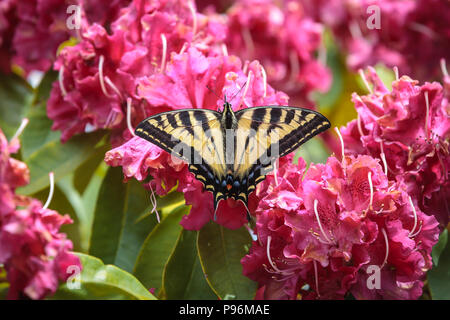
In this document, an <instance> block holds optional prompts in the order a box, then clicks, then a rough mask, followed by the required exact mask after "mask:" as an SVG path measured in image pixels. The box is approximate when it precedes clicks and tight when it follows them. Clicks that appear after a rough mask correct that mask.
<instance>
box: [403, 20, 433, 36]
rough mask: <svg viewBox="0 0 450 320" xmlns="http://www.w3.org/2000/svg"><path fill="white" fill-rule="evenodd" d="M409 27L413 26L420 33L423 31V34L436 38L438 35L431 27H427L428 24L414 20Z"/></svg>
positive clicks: (412, 28)
mask: <svg viewBox="0 0 450 320" xmlns="http://www.w3.org/2000/svg"><path fill="white" fill-rule="evenodd" d="M409 27H410V28H411V30H414V31H417V32H419V33H422V34H423V35H425V36H427V37H429V38H431V39H434V38H435V37H437V35H436V33H435V32H434V31H433V30H432V29H431V28H429V27H427V26H426V25H423V24H420V23H417V22H412V23H411V24H410V25H409Z"/></svg>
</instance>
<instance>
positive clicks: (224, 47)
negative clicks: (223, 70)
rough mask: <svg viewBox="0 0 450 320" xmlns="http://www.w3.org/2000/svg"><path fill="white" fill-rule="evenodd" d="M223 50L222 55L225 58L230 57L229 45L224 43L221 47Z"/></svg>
mask: <svg viewBox="0 0 450 320" xmlns="http://www.w3.org/2000/svg"><path fill="white" fill-rule="evenodd" d="M220 47H221V48H222V54H223V55H224V56H225V57H228V49H227V45H226V44H225V43H222V45H221V46H220Z"/></svg>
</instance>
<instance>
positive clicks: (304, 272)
mask: <svg viewBox="0 0 450 320" xmlns="http://www.w3.org/2000/svg"><path fill="white" fill-rule="evenodd" d="M255 196H256V199H257V201H255V202H256V203H257V207H256V217H257V222H256V229H255V232H256V233H257V240H256V241H253V245H252V247H251V249H250V252H249V254H248V255H246V256H245V257H244V258H243V259H242V261H241V262H242V265H243V269H244V274H245V275H247V276H248V277H250V278H251V279H253V280H255V281H257V282H258V283H259V285H260V289H259V291H258V295H257V298H264V299H297V298H303V299H315V298H320V299H340V298H344V297H346V295H348V294H349V293H351V294H352V295H353V296H354V297H356V298H359V299H376V298H385V299H417V298H418V297H420V295H421V294H422V286H423V280H424V276H425V271H426V270H428V269H429V268H430V267H431V264H432V263H431V256H430V253H431V248H432V246H433V245H434V244H435V243H436V242H437V239H438V236H439V229H438V227H437V226H438V223H437V222H436V219H435V218H434V217H432V216H427V215H425V214H424V213H423V212H422V211H420V209H419V207H418V206H417V205H416V204H414V202H413V201H412V199H411V197H410V196H409V195H408V193H407V192H406V189H405V187H404V185H402V184H401V183H398V182H394V181H390V180H388V177H387V176H386V175H385V174H384V172H383V168H382V166H381V165H380V161H379V160H375V159H373V158H372V157H370V156H365V155H360V156H345V157H344V159H343V160H342V161H339V160H338V159H337V158H335V157H330V158H328V161H327V163H326V164H324V165H323V164H312V165H311V166H310V168H309V169H308V170H306V163H305V162H304V160H303V159H301V158H300V159H299V162H298V164H292V163H290V162H287V163H286V164H285V165H284V166H280V169H279V170H278V173H277V175H276V176H275V175H273V174H272V175H269V176H268V177H267V178H266V180H265V181H263V182H262V183H261V184H260V185H259V186H258V188H257V191H256V195H255ZM374 267H375V268H379V270H380V277H381V278H380V279H381V283H380V287H379V288H373V290H371V288H369V286H368V284H367V283H368V280H370V279H369V276H370V275H372V273H371V271H370V270H371V268H374Z"/></svg>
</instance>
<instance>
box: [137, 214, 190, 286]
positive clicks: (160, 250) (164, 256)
mask: <svg viewBox="0 0 450 320" xmlns="http://www.w3.org/2000/svg"><path fill="white" fill-rule="evenodd" d="M188 212H189V207H188V206H181V207H178V208H176V209H175V210H174V211H173V212H172V213H170V214H169V215H168V216H166V217H165V218H164V219H163V220H161V223H159V224H158V225H157V226H156V227H155V228H154V229H153V231H152V232H151V233H150V234H149V235H148V237H147V239H145V242H144V244H143V245H142V248H141V251H140V252H139V255H138V258H137V260H136V265H135V266H134V271H133V274H134V275H135V276H136V277H137V278H138V279H139V280H140V281H141V282H142V283H143V284H144V286H145V287H146V288H155V289H156V292H158V291H159V290H160V289H161V285H162V276H163V271H164V267H165V265H166V263H167V261H168V259H169V257H170V254H171V252H172V251H173V250H174V248H175V245H176V242H177V239H178V235H179V234H180V232H181V230H182V227H181V225H180V220H181V217H182V216H183V215H184V214H186V213H188Z"/></svg>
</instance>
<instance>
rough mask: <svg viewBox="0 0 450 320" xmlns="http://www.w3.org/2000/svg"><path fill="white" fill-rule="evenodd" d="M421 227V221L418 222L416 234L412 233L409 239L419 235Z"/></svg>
mask: <svg viewBox="0 0 450 320" xmlns="http://www.w3.org/2000/svg"><path fill="white" fill-rule="evenodd" d="M422 225H423V223H422V220H421V221H420V222H419V229H418V230H417V231H416V232H414V233H413V234H412V235H410V236H409V237H410V238H414V237H415V236H417V235H418V234H419V233H420V231H422Z"/></svg>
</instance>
